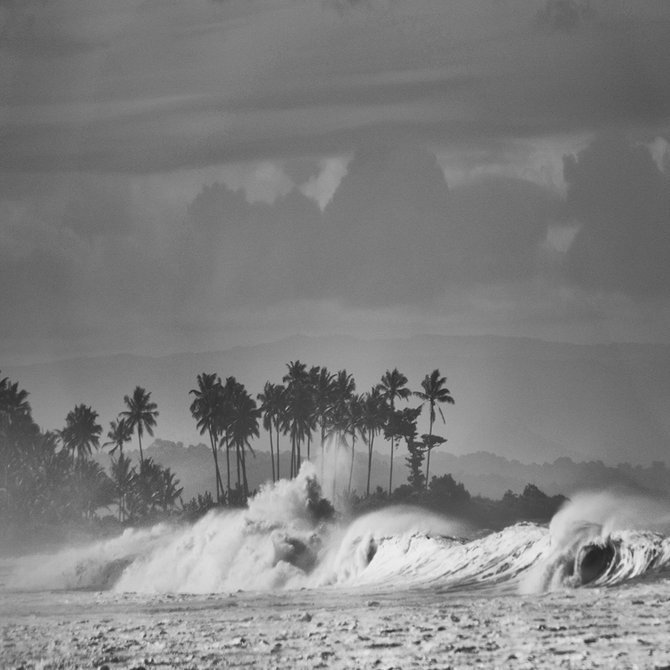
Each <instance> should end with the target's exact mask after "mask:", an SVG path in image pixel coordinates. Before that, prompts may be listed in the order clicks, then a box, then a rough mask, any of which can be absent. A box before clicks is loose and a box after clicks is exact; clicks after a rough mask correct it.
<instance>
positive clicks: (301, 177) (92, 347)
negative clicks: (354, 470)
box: [0, 0, 670, 364]
mask: <svg viewBox="0 0 670 670" xmlns="http://www.w3.org/2000/svg"><path fill="white" fill-rule="evenodd" d="M669 36H670V3H667V2H666V1H665V0H648V1H646V0H635V2H633V1H632V0H621V1H619V0H617V2H614V1H611V2H610V1H605V0H600V1H598V0H592V1H591V2H587V1H586V0H582V1H577V0H549V1H538V2H527V0H481V1H477V2H473V1H472V0H462V1H459V0H449V1H448V2H445V1H444V0H434V1H430V0H412V2H407V1H402V0H189V1H188V2H179V1H176V0H143V1H137V0H135V1H130V0H115V1H114V2H109V1H106V0H0V89H1V96H0V110H1V111H0V143H1V144H0V147H1V150H0V286H1V287H2V290H1V291H0V360H2V361H3V362H5V364H17V363H25V362H33V361H39V360H49V359H51V358H61V357H69V356H80V355H85V356H92V355H99V354H108V353H117V352H129V353H141V354H156V355H158V354H163V353H172V352H180V351H204V350H220V349H224V348H228V347H231V346H235V345H240V344H247V343H250V344H251V343H258V342H269V341H273V340H277V339H280V338H283V337H286V336H289V335H291V334H294V333H302V334H308V335H324V334H330V333H346V334H350V335H354V336H357V337H363V338H391V337H407V336H411V335H413V334H417V333H435V334H446V335H450V334H458V335H462V334H494V335H506V336H527V337H539V338H544V339H550V340H557V341H569V342H623V341H636V342H661V343H670V145H669V140H670V78H669V77H668V76H667V73H668V72H669V71H670V39H668V37H669Z"/></svg>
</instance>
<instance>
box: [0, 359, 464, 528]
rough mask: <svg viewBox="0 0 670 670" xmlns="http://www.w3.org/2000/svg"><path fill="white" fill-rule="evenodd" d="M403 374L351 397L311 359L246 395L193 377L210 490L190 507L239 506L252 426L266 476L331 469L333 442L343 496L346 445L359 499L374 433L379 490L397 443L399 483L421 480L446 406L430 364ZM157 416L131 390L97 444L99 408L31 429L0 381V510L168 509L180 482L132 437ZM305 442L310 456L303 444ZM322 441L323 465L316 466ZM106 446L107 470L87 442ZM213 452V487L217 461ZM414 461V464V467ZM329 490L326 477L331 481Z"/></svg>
mask: <svg viewBox="0 0 670 670" xmlns="http://www.w3.org/2000/svg"><path fill="white" fill-rule="evenodd" d="M407 384H408V380H407V377H406V376H405V375H404V374H402V373H401V372H399V370H398V369H397V368H394V369H393V370H387V371H386V373H384V375H382V377H381V380H380V382H379V383H378V384H376V385H375V386H373V387H372V388H371V389H370V390H369V391H367V392H364V393H361V394H358V393H357V392H356V382H355V380H354V377H353V375H351V374H349V373H348V372H347V371H346V370H339V371H338V372H336V373H332V372H330V371H329V370H328V369H327V368H325V367H323V366H312V367H310V368H308V367H307V365H305V364H304V363H302V362H300V361H298V360H296V361H291V362H290V363H288V364H287V372H286V374H285V375H284V376H283V378H282V380H281V382H279V383H271V382H269V381H268V382H266V384H265V385H264V387H263V390H262V392H261V393H259V394H258V395H257V396H256V397H255V398H254V397H253V396H252V395H251V394H250V393H249V392H248V391H247V389H246V388H245V386H244V384H242V383H241V382H239V381H237V380H236V379H235V378H234V377H228V378H226V379H225V381H222V379H221V377H220V376H219V375H218V374H216V373H204V372H203V373H201V374H199V375H197V378H196V386H195V388H193V389H191V391H190V392H189V399H190V411H191V414H192V416H193V418H194V420H195V422H196V426H197V429H198V430H199V432H200V434H202V435H205V434H207V436H208V438H209V443H210V448H211V452H212V459H213V465H214V480H215V481H214V484H215V486H214V488H215V490H216V497H215V499H214V498H211V497H209V498H208V497H207V495H208V494H205V495H204V496H200V502H197V501H196V500H194V501H191V503H190V509H193V508H194V507H195V508H197V507H198V506H199V505H200V504H208V502H211V503H212V504H214V503H215V504H219V505H221V504H228V505H243V504H245V503H246V501H247V499H248V497H249V495H250V491H249V484H248V479H247V456H248V455H250V456H251V457H254V455H255V454H254V451H253V448H252V441H253V440H254V439H257V438H259V437H260V431H261V428H262V429H264V430H265V431H266V432H267V434H268V436H269V445H270V462H271V468H272V472H271V473H268V477H269V476H271V477H272V481H273V482H274V481H277V480H278V479H280V478H281V477H282V476H286V475H288V477H290V478H292V477H294V476H296V475H297V473H298V471H299V469H300V466H301V463H302V461H303V460H304V459H305V458H307V459H309V460H311V459H312V458H313V457H316V456H317V455H318V456H320V461H321V475H322V477H321V479H322V481H323V475H324V469H325V468H326V467H330V468H332V469H333V472H335V471H337V469H338V467H337V466H338V464H337V458H338V454H339V452H340V450H341V449H342V448H343V449H344V450H345V451H346V452H348V454H349V464H348V481H347V482H346V487H345V486H344V485H343V488H345V490H346V491H347V493H348V494H349V495H351V494H352V490H351V488H352V479H353V471H354V459H355V453H356V447H357V446H358V445H363V447H364V449H366V450H367V479H366V491H365V497H366V498H367V497H369V496H370V477H371V470H372V454H373V448H374V445H375V439H376V438H378V437H379V436H383V438H384V439H385V440H387V441H388V443H389V448H390V454H391V462H390V468H389V484H388V493H389V495H390V494H391V492H392V490H393V464H394V454H395V452H396V450H397V448H398V444H399V443H400V441H403V440H404V442H405V445H406V447H407V454H408V455H407V457H406V463H407V466H408V467H409V471H410V475H409V477H408V482H409V486H410V487H412V489H413V490H416V491H421V490H424V489H426V488H427V485H428V481H429V473H430V454H431V451H432V449H434V448H435V447H436V446H438V445H439V444H442V443H443V442H445V438H444V437H441V436H439V435H436V434H435V433H434V426H435V422H436V419H437V417H438V415H439V417H440V418H441V419H442V420H443V421H444V414H443V412H442V409H441V405H445V404H454V398H453V396H452V395H451V392H450V391H449V390H448V389H447V388H446V377H443V376H442V375H441V374H440V372H439V370H437V369H436V370H433V372H432V373H430V374H427V375H426V376H425V378H424V379H423V380H422V382H421V388H420V390H417V391H411V390H410V389H409V388H408V386H407ZM412 397H414V398H417V399H418V400H419V404H418V405H417V406H415V407H403V408H399V406H398V405H399V403H400V402H401V401H407V400H409V399H410V398H412ZM424 406H426V407H428V411H429V417H428V425H429V430H428V433H426V434H423V435H421V436H420V437H419V436H418V435H417V433H418V430H417V420H418V418H419V416H420V414H421V412H422V409H423V407H424ZM158 416H159V412H158V408H157V405H156V403H155V402H153V401H152V400H151V393H150V392H148V391H146V390H145V389H144V388H142V387H140V386H137V387H136V388H135V389H134V391H133V393H132V394H130V395H127V396H124V398H123V409H122V410H121V411H120V412H119V414H118V416H117V418H116V419H115V420H113V421H111V422H110V426H109V430H108V432H107V441H105V442H102V443H101V440H102V433H103V429H102V427H101V426H100V424H99V423H98V419H99V415H98V413H97V412H96V411H95V410H93V409H92V408H91V407H90V406H88V405H86V404H79V405H76V406H75V407H74V409H73V410H72V411H70V412H69V413H68V414H67V416H66V417H65V426H64V427H63V428H62V429H60V430H51V431H42V430H41V429H40V428H39V427H38V426H37V424H36V423H35V421H34V420H33V418H32V409H31V407H30V404H29V402H28V392H27V391H25V390H24V389H21V388H20V387H19V385H18V383H17V382H12V381H11V380H9V379H8V378H6V377H5V378H0V477H2V479H1V480H0V518H2V519H5V520H10V521H14V522H17V523H22V522H26V521H29V520H33V521H35V520H38V521H41V522H43V523H62V522H65V521H72V520H82V519H91V518H92V517H93V516H94V514H95V511H96V510H97V509H99V508H103V507H109V506H111V505H115V506H116V507H117V509H118V519H119V521H120V522H126V521H130V522H136V521H138V520H141V519H143V518H147V517H150V516H152V515H155V514H157V513H159V512H162V513H166V512H170V511H171V510H174V509H175V508H176V506H177V502H178V501H180V500H181V493H182V488H181V487H180V486H179V481H178V480H177V479H176V476H175V473H173V472H172V471H171V470H170V469H169V468H165V467H162V466H160V465H159V464H157V463H155V462H154V461H153V460H152V459H151V458H145V457H144V451H143V447H142V439H143V437H144V436H145V435H150V436H152V435H153V431H154V428H155V427H156V424H157V417H158ZM134 437H136V439H137V444H138V447H139V464H138V466H137V467H135V466H133V465H132V463H131V459H130V458H129V457H128V456H127V455H126V454H124V446H125V445H126V444H127V443H129V442H130V441H131V440H132V439H134ZM282 442H287V443H288V444H289V445H290V460H289V471H288V473H282V472H281V470H280V459H279V454H280V447H281V445H282ZM315 444H316V445H317V449H318V450H319V451H318V452H315ZM328 444H334V445H338V446H339V447H340V448H336V449H333V450H332V456H333V458H334V459H335V460H334V461H333V460H332V459H331V461H329V462H327V458H326V456H327V453H326V452H327V447H326V445H328ZM100 447H109V449H110V450H109V453H110V456H111V464H110V470H109V474H107V473H106V472H105V470H104V468H103V467H102V466H101V465H100V464H99V463H97V462H96V461H94V460H93V459H92V458H91V456H92V453H93V450H94V449H99V448H100ZM220 458H223V459H224V460H225V484H224V476H223V474H222V470H223V467H222V463H221V461H220ZM424 461H425V470H424ZM333 490H334V484H333Z"/></svg>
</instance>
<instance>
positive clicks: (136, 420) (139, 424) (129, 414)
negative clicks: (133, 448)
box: [121, 386, 158, 466]
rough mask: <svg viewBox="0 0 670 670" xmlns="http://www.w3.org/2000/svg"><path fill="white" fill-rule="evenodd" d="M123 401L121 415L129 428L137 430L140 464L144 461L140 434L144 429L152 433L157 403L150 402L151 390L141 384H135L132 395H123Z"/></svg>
mask: <svg viewBox="0 0 670 670" xmlns="http://www.w3.org/2000/svg"><path fill="white" fill-rule="evenodd" d="M123 402H125V403H126V407H127V408H128V409H125V410H123V411H122V412H121V416H122V417H124V418H125V419H126V421H127V422H128V424H129V425H130V427H131V430H137V440H138V442H139V445H140V466H141V465H142V464H143V463H144V454H143V452H142V435H143V434H144V431H146V432H147V433H148V434H149V435H153V434H154V430H153V429H154V426H155V425H156V417H157V416H158V410H157V405H156V403H155V402H151V392H149V391H146V390H145V389H143V388H142V387H141V386H136V387H135V390H134V391H133V395H132V396H124V397H123Z"/></svg>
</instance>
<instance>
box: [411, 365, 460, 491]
mask: <svg viewBox="0 0 670 670" xmlns="http://www.w3.org/2000/svg"><path fill="white" fill-rule="evenodd" d="M446 383H447V378H446V377H441V376H440V371H439V370H438V369H435V370H433V371H432V372H431V373H430V375H426V376H425V377H424V378H423V381H422V382H421V387H422V388H423V391H415V392H414V395H415V396H418V397H419V398H421V400H423V402H427V403H428V406H429V407H430V415H429V417H428V422H429V429H428V439H427V440H426V447H427V452H428V456H427V458H426V483H427V482H428V478H429V476H430V452H431V451H432V450H433V447H435V446H437V445H438V444H441V442H438V441H434V440H433V439H432V438H433V423H435V408H436V407H437V409H438V411H439V412H440V416H441V417H442V421H443V422H444V423H446V420H445V418H444V413H443V412H442V409H441V408H440V407H439V405H440V404H443V403H447V404H449V405H453V404H454V399H453V397H452V395H451V392H450V391H449V389H448V388H446V387H445V384H446ZM443 441H444V440H443Z"/></svg>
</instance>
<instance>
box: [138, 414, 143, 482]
mask: <svg viewBox="0 0 670 670" xmlns="http://www.w3.org/2000/svg"><path fill="white" fill-rule="evenodd" d="M137 439H138V441H139V443H140V472H142V468H143V467H144V454H143V453H142V433H141V432H140V427H139V424H138V426H137Z"/></svg>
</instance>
